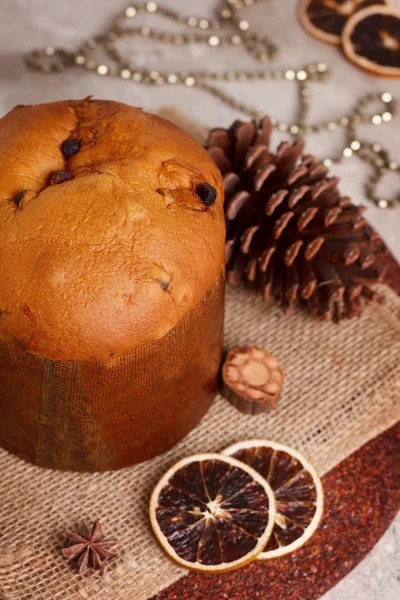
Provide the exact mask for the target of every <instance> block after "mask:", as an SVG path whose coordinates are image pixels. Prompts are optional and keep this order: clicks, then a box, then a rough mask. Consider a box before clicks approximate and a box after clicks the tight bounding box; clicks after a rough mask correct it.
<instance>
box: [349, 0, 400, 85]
mask: <svg viewBox="0 0 400 600" xmlns="http://www.w3.org/2000/svg"><path fill="white" fill-rule="evenodd" d="M342 44H343V50H344V52H345V54H346V56H347V57H348V58H349V59H350V60H351V61H352V62H353V63H355V64H356V65H358V66H359V67H361V68H362V69H365V70H367V71H369V72H370V73H374V74H375V75H381V76H383V77H400V10H397V9H395V8H392V7H390V6H371V7H370V8H366V9H364V10H361V11H360V12H358V13H356V14H355V15H353V16H352V17H351V19H349V20H348V22H347V23H346V26H345V28H344V30H343V36H342Z"/></svg>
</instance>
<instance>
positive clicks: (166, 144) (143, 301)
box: [0, 98, 225, 361]
mask: <svg viewBox="0 0 400 600" xmlns="http://www.w3.org/2000/svg"><path fill="white" fill-rule="evenodd" d="M0 145H1V149H2V156H1V161H0V340H2V341H4V342H6V343H7V344H12V345H13V346H15V347H16V348H18V349H20V350H21V351H27V352H31V353H34V354H36V355H39V356H43V357H46V358H50V359H53V360H61V359H63V360H73V359H81V360H100V361H107V360H113V359H115V358H117V357H118V356H121V355H123V354H125V353H127V352H129V351H130V350H132V349H134V348H135V347H137V346H139V345H141V344H144V343H146V342H149V341H152V340H155V339H159V338H161V337H162V336H164V335H165V334H166V333H167V332H168V331H169V330H170V329H172V328H173V327H174V326H175V325H176V324H177V323H178V322H179V321H180V319H182V317H183V316H184V315H185V314H186V313H187V312H189V311H190V310H191V309H192V308H193V307H194V306H195V305H196V304H197V303H198V302H199V301H200V299H201V298H202V296H203V295H204V294H205V292H206V291H207V290H208V289H209V288H210V287H211V286H212V284H213V283H214V281H215V280H216V278H217V276H218V273H219V272H220V270H221V268H222V267H223V264H224V240H225V222H224V215H223V190H222V182H221V176H220V173H219V170H218V168H217V167H216V165H215V164H214V163H213V161H212V159H211V158H210V157H209V155H208V153H207V152H206V151H205V150H204V149H203V148H202V147H201V145H200V144H198V143H197V142H196V141H195V140H193V139H192V138H191V137H190V136H188V135H187V134H186V133H184V132H183V131H181V130H180V129H179V128H177V127H175V126H174V125H172V124H171V123H169V122H168V121H165V120H163V119H161V118H159V117H156V116H154V115H150V114H147V113H145V112H143V111H142V110H141V109H139V108H133V107H131V106H126V105H124V104H120V103H118V102H108V101H99V100H91V99H90V98H89V99H85V100H81V101H65V102H54V103H51V104H43V105H38V106H18V107H16V108H14V109H13V110H12V111H11V112H9V113H8V114H7V115H6V116H5V117H4V118H3V119H1V120H0ZM210 186H212V187H211V188H210ZM213 188H214V189H215V190H216V192H217V195H216V200H215V202H213V197H214V196H215V193H214V191H213ZM212 202H213V203H212Z"/></svg>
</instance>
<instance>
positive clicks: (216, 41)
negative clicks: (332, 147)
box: [25, 0, 400, 208]
mask: <svg viewBox="0 0 400 600" xmlns="http://www.w3.org/2000/svg"><path fill="white" fill-rule="evenodd" d="M256 2H260V0H228V1H227V2H226V3H225V4H224V6H223V7H222V9H221V10H220V12H219V18H218V19H215V20H209V19H205V18H200V17H197V16H193V15H191V16H187V15H182V14H179V13H177V12H176V11H174V10H172V9H170V8H167V7H165V6H160V5H159V4H157V3H156V2H154V1H151V2H147V3H145V4H131V5H129V6H128V7H127V8H126V9H125V10H124V11H123V12H122V13H121V14H119V15H118V16H117V17H116V18H115V20H114V22H113V24H112V25H111V27H110V28H109V29H108V30H107V31H106V32H105V33H103V34H101V35H98V36H96V37H94V38H93V39H89V40H86V41H85V42H84V44H83V45H82V46H81V47H80V48H79V49H78V51H77V52H75V53H72V52H68V51H66V50H65V49H62V48H55V47H53V46H48V47H46V48H44V49H35V50H32V52H30V53H29V54H28V55H26V57H25V60H26V64H27V65H28V66H29V67H30V68H32V69H35V70H38V71H41V72H47V73H51V72H60V71H63V70H64V69H66V68H68V67H71V66H78V67H81V68H83V69H86V70H88V71H91V72H96V73H97V74H98V75H100V76H103V77H104V76H110V77H119V78H121V79H123V80H126V81H131V82H135V83H142V84H147V85H176V84H183V85H185V86H187V87H193V88H198V89H202V90H204V91H206V92H208V93H210V94H212V95H213V96H215V97H216V98H218V99H219V100H220V101H222V102H224V103H225V104H227V105H228V106H230V107H231V108H233V109H236V110H239V111H240V112H242V113H244V114H246V115H248V116H250V117H252V118H256V119H259V118H262V117H263V116H264V112H261V111H259V110H256V109H255V108H254V107H251V106H249V105H247V104H244V103H242V102H240V101H238V100H237V99H235V98H234V97H233V96H231V95H229V94H228V93H226V92H225V91H223V90H222V89H221V88H220V87H218V86H216V85H215V84H214V83H210V82H213V81H215V82H224V81H235V82H249V81H255V80H272V81H274V80H275V81H279V80H288V81H293V82H295V83H296V85H297V87H298V92H299V98H300V105H299V111H298V117H297V120H296V121H295V122H294V123H287V122H285V121H282V120H279V119H277V118H275V117H272V118H271V122H272V124H273V125H274V127H276V128H277V129H278V130H279V131H281V132H287V133H288V134H290V135H291V136H293V137H294V138H297V137H299V136H302V137H305V136H307V135H308V134H310V133H320V132H324V131H334V130H336V129H339V128H342V129H343V130H344V133H345V139H346V145H345V147H344V148H343V150H342V151H341V153H339V154H338V155H336V156H333V157H328V158H325V159H324V160H323V163H324V165H325V166H327V167H329V166H331V165H332V164H333V163H334V162H339V161H340V160H342V159H343V158H349V157H351V156H353V155H354V154H356V155H357V156H358V157H359V158H360V159H361V160H363V161H365V162H367V163H369V164H370V165H371V166H372V169H373V171H372V174H371V175H370V177H369V180H368V182H367V184H366V194H367V196H368V198H369V199H370V200H371V201H372V202H374V203H375V204H376V205H377V206H378V207H379V208H394V207H397V206H400V196H398V197H395V198H391V199H388V198H383V197H380V196H379V195H378V192H377V186H378V184H379V182H380V180H381V179H382V177H383V176H384V175H385V173H386V172H388V171H392V172H397V173H400V165H399V164H398V163H397V162H396V161H395V160H393V158H392V157H391V156H390V155H389V153H388V152H387V151H386V150H384V149H383V148H382V147H381V145H380V144H378V143H371V142H369V141H367V140H362V139H361V138H360V137H359V135H358V131H357V128H358V126H359V125H361V124H364V123H372V124H374V125H381V124H383V123H388V122H390V121H391V120H392V118H393V116H394V114H395V113H396V108H397V103H396V101H395V100H394V99H393V97H392V95H391V94H390V93H389V92H383V93H381V92H379V93H374V94H368V95H366V96H364V97H363V98H361V100H359V101H358V102H357V106H356V108H355V109H354V110H353V111H352V112H351V113H350V115H348V116H343V117H341V118H339V119H337V120H328V121H323V122H320V123H317V124H312V125H310V124H308V123H307V118H308V113H309V109H310V105H311V89H310V83H312V82H321V81H322V82H323V81H327V80H328V79H329V78H330V77H331V75H332V73H331V71H330V69H329V68H328V66H327V65H326V64H325V63H317V64H310V65H307V66H305V67H304V68H303V69H300V70H295V69H265V68H264V69H263V70H257V71H231V70H229V71H222V72H221V71H220V72H212V71H197V70H196V71H195V70H193V71H187V72H181V73H179V72H172V71H171V72H169V71H168V72H167V71H154V70H149V69H146V68H139V67H138V66H137V65H135V64H134V63H133V62H132V61H130V60H129V59H127V58H125V57H124V56H123V55H122V54H121V53H120V51H119V50H118V48H117V46H116V43H117V42H118V41H119V40H120V39H121V38H123V37H125V36H128V35H129V36H140V37H143V38H150V39H152V40H154V41H157V42H164V43H170V44H174V45H176V46H183V45H190V44H199V43H204V44H208V45H209V46H210V48H223V47H229V46H242V47H243V48H244V50H245V51H246V52H248V53H249V54H250V55H252V56H253V57H254V58H255V59H256V60H257V61H258V62H261V63H266V62H268V61H270V60H271V59H274V58H275V57H276V55H277V52H278V49H277V46H276V45H275V44H274V43H273V42H271V41H270V40H269V39H268V38H267V37H265V36H262V35H259V34H257V33H255V32H253V31H252V28H251V24H250V22H249V21H248V20H246V19H244V18H241V16H240V9H242V8H244V7H248V6H251V5H253V4H255V3H256ZM146 13H147V14H156V13H157V14H158V15H160V16H163V17H166V18H168V19H171V20H173V21H175V22H176V23H179V24H181V25H184V26H187V27H189V28H190V29H192V30H194V31H196V33H182V34H172V33H168V32H164V31H158V30H155V29H152V28H150V27H148V26H138V27H131V26H130V25H129V24H130V22H131V21H132V20H134V19H135V18H136V17H138V16H140V15H142V14H146ZM97 47H101V48H102V49H104V51H105V53H106V55H107V56H108V59H109V61H110V62H109V63H107V64H106V62H104V63H99V62H96V61H95V60H93V58H92V56H91V55H92V53H93V51H94V50H95V49H96V48H97ZM377 101H379V102H380V103H381V105H382V109H381V111H380V112H373V113H370V112H369V111H368V107H369V106H371V105H373V104H374V103H375V102H377Z"/></svg>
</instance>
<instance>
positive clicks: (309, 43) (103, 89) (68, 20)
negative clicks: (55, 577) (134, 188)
mask: <svg viewBox="0 0 400 600" xmlns="http://www.w3.org/2000/svg"><path fill="white" fill-rule="evenodd" d="M163 3H164V4H166V5H168V6H170V7H171V8H175V9H177V10H181V11H182V12H185V13H186V14H192V13H193V14H196V15H198V16H204V17H213V16H215V12H214V11H215V10H216V8H217V7H219V6H220V5H221V3H220V2H219V1H218V0H202V2H199V1H198V0H197V1H195V0H163ZM126 4H127V0H52V1H50V0H0V116H2V115H3V114H4V113H6V112H7V111H8V110H10V109H11V108H12V107H13V106H14V105H15V104H34V103H39V102H47V101H52V100H58V99H65V98H82V97H84V96H87V95H89V94H93V95H94V96H96V97H102V98H108V99H115V100H119V101H121V102H126V103H128V104H134V105H139V106H143V107H144V108H145V109H147V110H152V111H156V110H157V109H159V108H160V107H161V106H165V105H175V106H178V107H179V108H180V109H181V110H183V111H184V112H186V113H187V114H189V115H191V116H192V117H193V118H195V119H197V120H198V121H199V122H200V123H202V124H204V125H205V126H210V127H213V126H216V125H226V126H227V125H229V124H230V122H231V121H232V120H233V119H234V118H236V117H238V116H241V115H239V114H238V113H235V112H234V111H232V110H231V109H229V108H228V107H225V106H224V105H222V104H220V103H219V101H218V100H216V99H215V98H213V97H212V96H209V95H207V94H206V93H204V92H201V91H199V90H196V89H188V88H185V89H184V88H182V87H181V86H176V87H173V86H169V87H157V86H154V87H144V86H141V85H138V84H135V83H132V82H125V81H121V80H118V79H109V78H101V77H99V76H98V75H94V74H89V73H88V72H86V71H83V70H79V69H71V70H69V71H67V72H66V73H63V74H57V75H50V76H45V75H41V74H38V73H34V72H31V71H27V70H26V68H25V67H24V65H23V64H22V61H21V53H23V52H25V51H28V50H30V49H32V48H33V47H37V46H38V47H42V46H47V45H55V46H63V47H66V48H68V49H69V50H74V49H76V48H77V46H78V45H79V44H80V43H81V42H82V41H83V40H84V39H86V38H88V37H91V36H94V35H96V34H98V33H100V32H102V31H103V30H104V29H105V27H107V26H108V24H109V23H110V21H111V20H112V18H113V16H114V15H115V14H116V12H119V11H120V10H122V9H123V8H125V6H126ZM296 4H297V2H296V0H266V1H265V2H261V3H260V4H259V5H258V6H256V7H254V8H251V9H249V10H248V11H247V13H246V16H247V17H248V18H249V20H250V21H251V22H253V23H254V24H257V29H258V31H259V32H260V33H265V34H267V35H268V36H269V37H270V38H271V39H273V40H274V41H275V42H276V43H277V44H278V46H280V49H281V52H280V56H279V58H278V59H277V60H276V61H275V63H274V66H275V65H276V67H277V68H295V69H298V68H302V67H303V66H305V65H306V64H308V63H311V62H321V61H324V62H326V63H327V64H328V65H329V66H330V67H333V68H334V78H333V80H332V81H331V82H330V83H326V84H320V83H315V84H312V99H313V106H312V111H311V116H310V121H311V122H315V121H319V120H326V119H330V118H332V119H336V118H338V117H341V116H347V115H348V114H349V113H350V111H351V110H352V109H353V108H354V106H356V105H357V100H358V99H359V98H360V96H361V95H363V94H365V93H368V92H369V91H376V90H380V91H390V92H391V93H392V94H393V96H395V97H396V96H397V97H398V98H399V100H400V81H387V80H384V79H379V78H374V77H372V76H369V75H367V74H364V73H363V72H361V71H359V70H357V69H356V68H354V67H352V66H351V65H350V64H349V63H348V62H347V61H346V60H345V59H344V58H343V57H342V55H341V53H340V51H339V50H338V49H336V48H334V47H330V46H327V45H324V44H322V43H320V42H318V41H314V40H313V38H311V37H310V36H309V35H308V34H306V33H305V32H304V31H303V30H302V29H301V27H300V26H299V25H298V23H297V20H296V16H295V6H296ZM200 13H201V14H200ZM155 20H157V23H156V25H157V27H159V28H160V29H161V28H165V29H167V30H171V29H172V30H173V31H177V29H178V26H176V25H175V24H173V25H171V24H170V23H169V22H168V21H165V20H161V19H157V18H156V19H155ZM139 22H140V23H143V24H144V23H145V21H144V20H143V19H142V20H141V21H137V23H138V24H139ZM147 22H148V23H149V21H147ZM152 22H153V21H152ZM123 47H124V48H125V49H126V50H127V52H128V54H129V55H130V56H132V57H133V58H134V60H135V61H136V62H137V63H138V64H139V65H140V66H144V65H146V66H148V67H149V68H152V69H153V70H158V69H159V70H164V69H171V70H176V71H179V70H187V69H190V68H194V69H199V70H207V69H210V68H213V69H216V70H218V69H226V70H229V69H235V70H237V69H240V68H243V69H253V68H254V69H259V68H260V65H259V64H257V63H255V61H254V60H253V59H251V58H250V57H248V56H246V55H244V54H243V53H242V51H241V49H239V48H238V49H229V50H211V49H209V48H207V47H206V46H203V45H201V46H196V47H192V48H191V49H190V50H188V49H187V48H184V49H182V48H176V47H172V46H166V45H161V44H155V43H154V42H151V41H149V40H145V41H143V40H139V39H138V38H136V39H133V41H132V42H130V43H129V44H125V45H124V46H123ZM223 87H224V89H226V90H227V91H229V92H231V93H233V94H235V95H236V96H237V97H239V98H241V99H243V100H244V101H246V102H247V103H249V104H254V105H255V106H257V107H258V108H260V109H262V110H265V112H266V113H268V114H270V115H273V116H276V117H278V118H280V119H285V120H288V121H293V120H294V118H295V114H296V107H297V96H296V87H295V84H293V83H291V82H265V83H251V84H237V83H236V84H233V83H232V84H223ZM360 133H361V137H362V138H368V139H370V140H372V141H377V142H380V143H381V144H382V145H383V146H384V147H386V148H388V149H389V150H390V151H391V152H392V154H393V158H394V159H395V160H396V161H398V162H400V138H399V133H400V116H398V117H397V118H396V119H394V120H393V121H392V122H391V123H389V124H386V125H382V126H381V127H375V126H372V125H370V126H362V128H361V129H360ZM343 139H344V136H343V133H342V131H340V130H339V131H337V132H335V133H323V134H320V135H318V136H313V137H312V138H309V141H308V150H310V151H312V152H313V153H315V154H317V155H318V156H321V157H326V156H329V155H331V154H333V153H334V152H335V149H336V150H337V149H339V148H341V144H342V140H343ZM369 169H370V167H368V166H367V165H365V164H364V163H362V162H360V161H359V160H358V159H357V158H356V157H353V158H351V159H346V161H345V162H344V163H342V165H340V166H335V168H334V171H335V172H336V173H337V174H339V175H340V176H341V177H342V191H343V192H344V193H346V194H348V195H351V196H352V197H353V199H354V200H355V201H356V202H362V203H366V204H368V202H367V201H366V199H365V196H364V193H363V185H364V182H365V176H366V175H367V174H368V173H369ZM381 191H382V195H383V196H385V194H386V195H388V193H389V191H391V192H393V191H395V192H396V193H397V194H399V193H400V176H399V175H394V174H390V175H388V176H387V178H386V179H385V181H384V182H383V183H382V186H381ZM367 215H368V217H369V219H370V220H371V222H372V223H373V224H374V225H375V227H376V228H377V229H378V230H379V232H380V233H381V235H382V236H383V237H384V239H385V240H386V242H387V243H388V244H389V245H390V246H391V248H392V250H393V251H394V252H395V254H396V255H397V256H398V257H399V258H400V209H398V210H397V211H388V210H380V209H377V208H376V207H374V206H369V209H368V213H367ZM399 565H400V519H399V517H398V519H397V521H396V522H395V523H394V524H393V525H392V526H391V527H390V529H389V530H388V531H387V533H386V534H385V536H384V537H383V538H382V540H381V541H380V542H379V543H378V545H377V546H376V547H375V549H374V550H373V552H371V554H370V555H369V556H368V557H367V558H366V559H365V560H364V561H363V562H362V563H361V565H359V567H357V568H356V569H355V570H354V571H353V572H352V573H351V574H350V575H349V576H348V577H346V578H345V579H344V580H343V581H342V582H341V583H340V584H339V585H338V586H336V588H334V589H333V590H331V591H330V592H329V593H328V594H327V595H326V596H325V599H326V600H395V599H397V598H400V566H399ZM38 600H40V599H38ZM246 600H247V599H246ZM249 600H250V599H249ZM294 600H295V599H294Z"/></svg>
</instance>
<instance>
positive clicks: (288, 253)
mask: <svg viewBox="0 0 400 600" xmlns="http://www.w3.org/2000/svg"><path fill="white" fill-rule="evenodd" d="M271 132H272V125H271V121H270V120H269V119H268V118H264V119H263V120H262V121H261V122H260V123H258V124H257V123H256V122H251V123H243V122H240V121H235V123H233V125H232V126H231V127H230V128H229V129H228V130H225V129H213V130H212V131H211V132H210V135H209V138H208V142H207V145H206V147H207V149H208V151H209V152H210V154H211V156H212V157H213V158H214V160H215V162H216V163H217V165H218V166H219V168H220V170H221V172H222V175H223V179H224V188H225V217H226V223H227V238H226V262H227V280H228V282H229V283H230V284H231V285H233V286H237V285H240V284H241V283H244V284H245V285H246V286H248V287H252V288H255V289H257V290H259V291H260V292H261V293H262V295H263V297H264V298H269V297H275V298H276V299H277V300H278V302H279V303H281V304H282V305H283V306H284V307H290V306H292V305H295V304H301V305H303V306H305V307H306V308H308V310H310V311H311V313H312V314H313V315H315V316H320V317H323V318H325V319H328V318H332V319H334V320H340V319H341V318H343V317H352V316H355V315H359V314H360V313H361V310H362V305H363V302H362V299H365V300H372V299H378V295H377V294H376V292H375V291H374V290H373V289H372V288H371V285H373V284H375V283H377V282H379V281H386V279H385V278H387V277H388V275H387V273H388V272H390V276H391V277H392V278H394V282H395V284H396V283H397V285H399V282H400V268H399V265H398V264H397V262H396V261H395V260H394V258H393V256H392V255H391V254H390V252H389V250H388V249H387V247H386V246H385V244H384V243H383V241H382V240H381V238H380V237H379V236H378V234H377V233H376V232H375V231H374V229H373V228H372V227H371V226H370V225H369V224H368V223H367V222H366V221H365V219H364V217H363V216H362V213H363V212H364V210H365V208H364V207H362V206H356V205H354V204H352V202H351V200H350V198H348V197H346V196H341V195H340V192H339V190H338V179H337V178H335V177H329V176H328V169H327V168H326V167H324V166H323V165H322V164H321V163H320V162H318V161H317V159H316V158H314V157H313V156H310V155H307V156H302V152H303V148H304V142H303V141H301V140H300V141H297V142H295V143H293V144H292V143H289V142H282V143H281V144H280V146H279V147H278V150H277V152H276V154H273V153H272V152H271V151H270V149H269V142H270V136H271Z"/></svg>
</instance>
